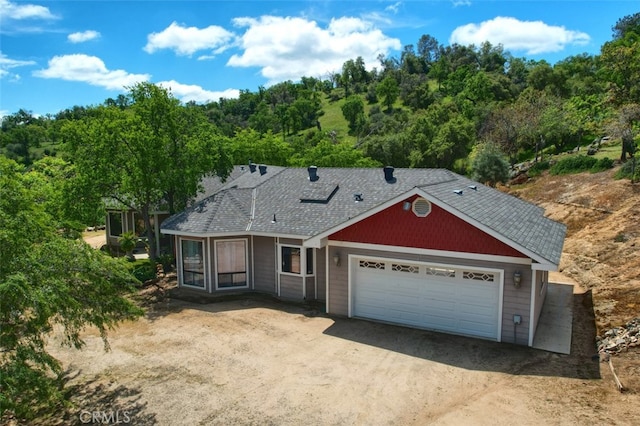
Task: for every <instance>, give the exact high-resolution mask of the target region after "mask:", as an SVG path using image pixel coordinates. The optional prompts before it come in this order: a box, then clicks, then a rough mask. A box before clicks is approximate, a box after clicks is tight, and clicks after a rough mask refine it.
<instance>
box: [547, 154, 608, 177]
mask: <svg viewBox="0 0 640 426" xmlns="http://www.w3.org/2000/svg"><path fill="white" fill-rule="evenodd" d="M597 162H598V160H596V159H595V158H593V157H587V156H586V155H572V156H570V157H566V158H563V159H561V160H559V161H558V162H557V163H556V164H554V165H553V166H551V169H550V170H549V173H551V174H552V175H567V174H570V173H580V172H586V171H587V170H591V168H592V167H593V166H595V165H596V163H597Z"/></svg>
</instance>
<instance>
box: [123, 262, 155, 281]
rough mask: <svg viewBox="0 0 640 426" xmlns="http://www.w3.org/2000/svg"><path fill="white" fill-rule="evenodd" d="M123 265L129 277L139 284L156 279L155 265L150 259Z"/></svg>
mask: <svg viewBox="0 0 640 426" xmlns="http://www.w3.org/2000/svg"><path fill="white" fill-rule="evenodd" d="M125 264H126V267H127V269H128V270H129V272H131V275H133V276H134V277H136V279H137V280H138V281H140V282H141V283H144V282H145V281H149V280H152V279H154V278H156V264H155V262H153V261H152V260H150V259H144V260H137V261H135V262H125Z"/></svg>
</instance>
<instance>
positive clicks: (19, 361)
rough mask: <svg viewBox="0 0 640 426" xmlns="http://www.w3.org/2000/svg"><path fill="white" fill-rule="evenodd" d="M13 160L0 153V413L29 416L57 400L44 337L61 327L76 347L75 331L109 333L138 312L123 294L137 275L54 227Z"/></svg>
mask: <svg viewBox="0 0 640 426" xmlns="http://www.w3.org/2000/svg"><path fill="white" fill-rule="evenodd" d="M29 180H30V178H29V177H27V176H26V175H25V174H24V173H23V169H22V168H21V166H19V165H18V164H17V163H15V162H14V161H12V160H8V159H6V158H3V157H0V417H1V416H2V414H3V413H4V412H5V411H6V410H10V411H12V412H13V413H14V414H15V415H16V416H17V417H18V418H20V419H22V418H26V419H28V418H30V417H32V416H34V415H35V414H36V413H37V411H38V410H40V409H42V408H43V406H46V404H55V403H58V402H60V401H61V399H62V397H63V396H62V393H61V387H60V383H59V380H58V379H59V378H60V375H61V373H62V369H61V366H60V364H59V363H58V362H57V360H56V359H55V358H53V357H52V356H51V355H49V354H48V353H47V351H46V337H47V335H48V334H49V333H50V332H51V331H53V329H54V326H60V327H61V329H62V333H63V334H64V338H65V340H64V341H65V343H66V344H67V345H69V346H72V347H75V348H80V347H82V345H83V341H82V339H81V337H80V332H81V331H82V330H83V329H84V328H85V327H88V326H94V327H96V328H97V329H98V330H99V332H100V335H101V336H102V338H103V340H104V342H105V345H107V340H106V338H107V332H108V331H109V330H110V329H113V328H114V327H115V326H116V324H118V323H119V322H121V321H124V320H129V319H133V318H136V317H137V316H138V315H140V314H141V311H140V309H139V308H137V307H136V306H135V305H134V304H133V303H132V302H131V301H130V300H128V299H127V298H125V297H124V295H125V294H126V293H127V292H128V291H130V290H131V289H132V286H133V284H135V279H134V278H133V277H132V276H131V274H130V273H129V272H128V271H127V270H126V268H124V265H123V264H122V262H121V261H119V260H117V259H112V258H110V257H108V256H106V255H105V254H103V253H102V252H100V251H97V250H94V249H92V248H91V247H90V246H88V245H87V244H85V243H84V242H82V241H79V240H76V239H71V238H65V237H64V235H62V234H60V233H59V232H58V229H57V228H56V226H55V224H56V221H55V219H54V218H53V217H52V216H51V215H50V213H49V212H48V210H49V208H48V207H47V206H46V204H47V203H44V204H43V203H40V196H41V193H40V191H39V190H38V189H36V188H33V185H32V184H31V182H29Z"/></svg>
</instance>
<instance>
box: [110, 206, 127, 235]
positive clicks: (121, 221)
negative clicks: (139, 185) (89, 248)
mask: <svg viewBox="0 0 640 426" xmlns="http://www.w3.org/2000/svg"><path fill="white" fill-rule="evenodd" d="M112 214H120V228H121V229H120V231H121V234H120V235H122V233H124V232H125V230H124V229H125V226H124V225H125V223H124V212H122V211H121V212H116V211H113V210H112V211H110V212H107V216H108V220H109V237H111V238H119V237H120V235H113V234H112V233H111V231H112V229H113V228H112V227H111V215H112Z"/></svg>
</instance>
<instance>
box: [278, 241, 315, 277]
mask: <svg viewBox="0 0 640 426" xmlns="http://www.w3.org/2000/svg"><path fill="white" fill-rule="evenodd" d="M285 247H288V248H292V249H298V250H300V272H299V273H298V272H286V271H283V270H282V261H283V259H282V249H283V248H285ZM307 250H311V253H314V248H313V247H304V246H301V245H296V244H278V273H279V274H282V275H288V276H290V277H315V275H316V265H315V255H312V257H311V262H312V264H311V268H312V269H313V270H312V272H311V273H308V268H307V267H308V266H309V265H308V260H307V258H308V256H307Z"/></svg>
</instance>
